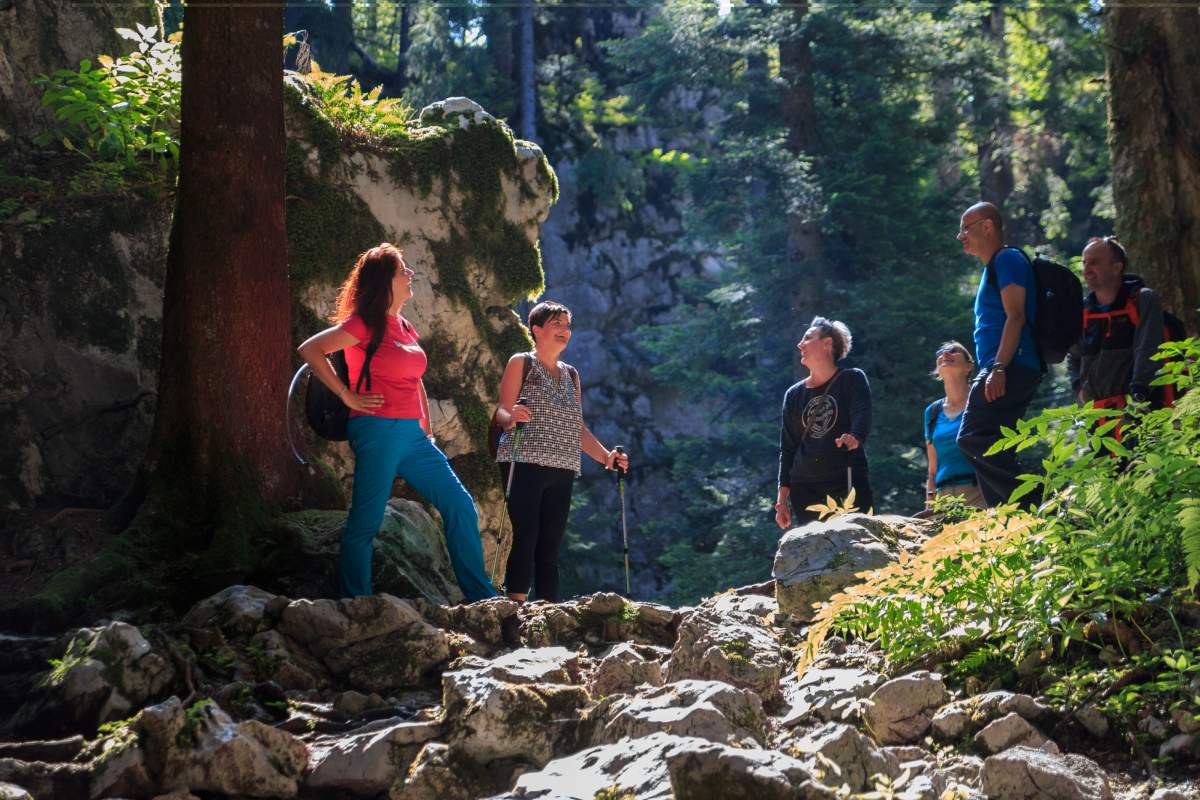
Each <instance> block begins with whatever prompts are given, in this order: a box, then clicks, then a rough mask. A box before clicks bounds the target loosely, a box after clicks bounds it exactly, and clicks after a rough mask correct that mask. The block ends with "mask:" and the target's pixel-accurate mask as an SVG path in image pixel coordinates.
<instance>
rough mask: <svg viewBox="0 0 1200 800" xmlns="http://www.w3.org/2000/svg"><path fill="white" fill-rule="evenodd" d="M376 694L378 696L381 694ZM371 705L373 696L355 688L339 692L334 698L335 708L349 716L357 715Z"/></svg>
mask: <svg viewBox="0 0 1200 800" xmlns="http://www.w3.org/2000/svg"><path fill="white" fill-rule="evenodd" d="M374 696H375V697H378V696H379V695H374ZM370 707H371V698H370V697H368V696H367V695H365V694H363V693H362V692H356V691H354V690H353V689H351V690H350V691H348V692H339V693H338V694H337V695H335V696H334V698H333V710H334V711H337V712H339V713H341V714H345V715H346V716H347V717H357V716H358V715H359V714H361V713H363V712H364V711H366V710H367V709H368V708H370Z"/></svg>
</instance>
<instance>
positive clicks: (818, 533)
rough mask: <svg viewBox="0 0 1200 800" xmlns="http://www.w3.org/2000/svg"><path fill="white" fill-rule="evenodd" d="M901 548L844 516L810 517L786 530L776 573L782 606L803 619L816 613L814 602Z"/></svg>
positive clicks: (891, 558) (773, 572)
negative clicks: (817, 520)
mask: <svg viewBox="0 0 1200 800" xmlns="http://www.w3.org/2000/svg"><path fill="white" fill-rule="evenodd" d="M897 553H898V550H896V549H893V548H892V547H889V545H888V544H887V543H886V542H885V541H882V540H881V539H880V538H879V537H878V536H877V535H876V534H874V533H872V532H871V531H870V530H868V529H867V528H865V527H863V526H862V525H860V524H857V523H855V522H849V521H847V520H846V519H845V518H844V517H834V518H832V519H830V520H826V521H824V522H810V523H808V524H806V525H803V526H801V527H799V528H793V529H792V530H790V531H788V532H787V533H786V534H784V536H783V538H782V539H781V540H780V541H779V548H778V550H776V552H775V563H774V565H773V566H772V568H771V575H772V577H774V578H775V597H776V599H777V600H778V601H779V608H780V610H781V611H784V612H786V613H787V614H789V615H791V616H793V617H795V618H796V619H798V620H801V621H809V620H811V619H812V618H813V615H814V613H815V612H814V610H813V604H815V603H821V602H824V601H826V600H828V599H829V598H830V597H832V596H833V595H834V594H835V593H836V592H838V591H840V590H841V589H843V588H845V587H846V586H849V585H851V584H853V583H856V582H857V581H858V578H857V577H856V576H857V574H858V573H859V572H862V571H863V570H869V569H878V568H879V567H883V566H886V565H888V564H890V563H891V562H892V561H894V560H896V557H897Z"/></svg>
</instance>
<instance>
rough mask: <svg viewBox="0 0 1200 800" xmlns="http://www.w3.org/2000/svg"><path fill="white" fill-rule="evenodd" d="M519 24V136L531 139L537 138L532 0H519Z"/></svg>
mask: <svg viewBox="0 0 1200 800" xmlns="http://www.w3.org/2000/svg"><path fill="white" fill-rule="evenodd" d="M517 24H518V25H519V26H520V41H521V47H520V51H521V52H520V54H519V56H520V59H521V62H520V64H519V69H518V72H519V81H520V98H521V103H520V105H521V138H522V139H528V140H530V141H533V140H534V139H536V138H537V126H536V124H535V122H534V120H535V119H536V118H537V117H536V115H537V86H536V85H535V83H534V74H533V66H534V53H533V0H521V6H520V15H519V17H518V23H517Z"/></svg>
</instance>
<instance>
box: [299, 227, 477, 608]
mask: <svg viewBox="0 0 1200 800" xmlns="http://www.w3.org/2000/svg"><path fill="white" fill-rule="evenodd" d="M412 279H413V271H412V270H411V269H409V268H408V265H407V264H405V263H404V256H403V255H402V254H401V252H400V250H399V249H397V248H396V247H394V246H393V245H390V244H386V243H385V244H381V245H379V246H378V247H373V248H371V249H370V250H368V251H367V252H365V253H363V254H362V255H361V256H359V258H358V262H357V263H356V264H355V265H354V269H353V270H352V271H351V272H350V276H349V277H348V278H347V279H346V282H345V283H344V284H342V291H341V294H339V295H338V301H337V311H336V312H335V314H334V317H333V321H334V322H336V323H337V324H336V325H335V326H334V327H332V328H328V329H327V330H324V331H322V332H321V333H318V334H317V335H316V336H313V337H312V338H311V339H309V340H308V341H306V342H305V343H304V344H302V345H300V348H299V352H300V355H301V357H303V358H304V360H305V361H306V362H308V365H309V367H310V368H311V369H312V372H313V375H315V376H316V377H317V378H318V379H319V380H320V381H321V383H323V384H325V385H326V386H328V387H329V388H330V390H331V391H333V392H334V393H336V394H337V395H338V397H340V398H341V399H342V402H343V403H345V404H346V406H347V407H348V408H349V409H350V422H349V424H348V425H347V433H348V434H349V439H350V448H351V449H352V450H353V451H354V494H353V496H352V499H351V501H350V514H349V517H348V518H347V520H346V529H345V530H344V531H343V532H342V541H341V552H340V565H339V566H340V575H341V592H342V596H344V597H362V596H364V595H369V594H371V548H372V545H373V544H374V541H375V534H376V533H377V532H378V531H379V526H380V524H381V523H382V522H383V514H384V509H385V506H386V505H387V501H388V498H389V497H390V496H391V493H392V481H393V480H394V479H395V478H396V476H397V475H398V476H400V477H401V478H403V479H404V480H405V482H407V483H408V485H409V486H411V487H412V488H413V489H415V490H417V491H418V492H420V493H421V494H422V495H423V496H424V497H425V498H426V499H427V500H429V502H431V503H433V505H434V507H435V508H437V510H438V513H440V514H441V515H442V521H443V522H444V523H445V529H446V534H445V535H446V545H447V549H448V550H449V551H450V563H451V565H452V566H453V567H454V575H455V577H456V578H457V579H458V585H459V587H460V588H461V589H462V591H463V594H465V595H466V596H467V599H468V600H472V601H473V600H481V599H483V598H485V597H494V596H495V595H496V590H495V589H494V588H493V587H492V584H491V581H489V580H488V577H487V573H486V572H485V571H484V567H483V548H482V546H481V545H480V542H479V517H478V514H477V512H476V511H475V503H474V501H473V500H472V499H471V495H470V494H469V493H468V492H467V490H466V489H465V488H463V485H462V483H460V482H459V480H458V477H457V476H455V474H454V471H453V470H451V469H450V462H448V461H447V460H446V456H445V455H444V454H443V453H442V451H441V450H439V449H438V447H437V445H435V444H434V442H433V434H432V431H431V430H430V427H429V400H428V398H427V397H426V395H425V384H424V383H423V382H422V380H421V376H422V375H423V374H424V373H425V366H426V363H427V361H426V357H425V351H424V350H422V349H421V345H420V344H418V342H417V339H418V337H417V332H416V330H414V329H413V326H412V324H411V323H410V322H409V321H408V320H406V319H405V318H404V317H403V316H401V314H400V309H401V308H402V307H403V306H404V304H405V303H406V302H407V301H408V300H409V299H411V298H412V295H413V292H412ZM337 350H344V351H345V352H346V364H347V365H348V366H349V368H350V386H358V378H359V374H360V373H361V372H362V370H363V363H364V362H366V363H367V378H366V381H365V384H364V385H365V388H366V391H367V392H368V394H357V393H355V392H354V391H352V390H351V389H350V388H349V387H348V386H346V385H345V384H344V383H342V382H341V380H340V379H339V378H338V376H337V374H336V373H335V372H334V371H333V368H332V367H331V366H330V365H329V361H328V360H327V359H326V358H325V356H326V355H327V354H328V353H332V352H335V351H337ZM372 389H374V390H375V391H374V393H370V392H371V391H372Z"/></svg>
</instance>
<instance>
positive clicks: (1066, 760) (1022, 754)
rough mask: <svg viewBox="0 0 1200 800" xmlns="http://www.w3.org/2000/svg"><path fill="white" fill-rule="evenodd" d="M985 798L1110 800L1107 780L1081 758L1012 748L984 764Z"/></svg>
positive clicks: (983, 785)
mask: <svg viewBox="0 0 1200 800" xmlns="http://www.w3.org/2000/svg"><path fill="white" fill-rule="evenodd" d="M980 779H981V786H982V788H983V792H984V794H986V795H987V796H988V797H989V798H995V800H1027V798H1038V800H1112V796H1113V795H1112V790H1111V789H1110V788H1109V785H1108V776H1107V775H1106V774H1105V773H1104V770H1103V769H1101V768H1100V766H1099V765H1098V764H1096V762H1095V761H1092V760H1091V759H1089V758H1085V757H1084V756H1080V755H1075V754H1073V753H1072V754H1067V755H1056V754H1052V753H1047V752H1045V751H1044V750H1038V749H1036V748H1033V747H1013V748H1011V749H1009V750H1005V751H1004V752H1003V753H998V754H996V755H994V756H991V757H990V758H988V759H987V760H986V761H984V762H983V770H982V772H981V774H980Z"/></svg>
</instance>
